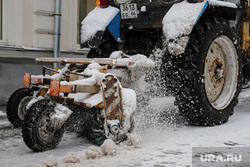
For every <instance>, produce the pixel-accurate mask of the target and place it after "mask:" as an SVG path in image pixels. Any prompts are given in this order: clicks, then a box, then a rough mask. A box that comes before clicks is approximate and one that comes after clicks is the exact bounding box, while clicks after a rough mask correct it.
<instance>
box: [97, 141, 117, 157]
mask: <svg viewBox="0 0 250 167" xmlns="http://www.w3.org/2000/svg"><path fill="white" fill-rule="evenodd" d="M101 149H102V152H103V154H104V155H105V156H114V155H116V154H117V152H118V146H117V145H116V144H115V143H114V141H113V140H111V139H107V140H105V141H104V143H103V144H102V145H101Z"/></svg>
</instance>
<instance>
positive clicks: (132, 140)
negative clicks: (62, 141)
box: [25, 134, 142, 167]
mask: <svg viewBox="0 0 250 167" xmlns="http://www.w3.org/2000/svg"><path fill="white" fill-rule="evenodd" d="M141 142H142V139H141V137H140V136H139V135H136V134H128V139H127V140H126V141H125V142H124V143H121V144H120V145H116V144H115V143H114V141H113V140H111V139H107V140H105V141H104V143H103V144H102V145H101V146H100V147H97V146H90V147H89V148H88V149H87V150H86V151H85V154H82V153H75V152H69V153H68V154H67V155H66V156H64V157H63V158H61V159H59V158H57V157H54V156H48V157H47V158H46V159H45V160H44V161H43V162H42V163H41V164H27V165H26V166H25V167H68V166H70V167H84V166H91V165H90V164H92V163H93V160H95V161H100V164H102V163H106V162H107V161H109V159H107V158H108V157H114V156H118V157H119V156H120V155H121V154H123V153H126V154H130V152H132V151H134V150H135V149H140V148H141V146H142V144H141ZM118 159H119V158H118ZM104 166H105V165H104Z"/></svg>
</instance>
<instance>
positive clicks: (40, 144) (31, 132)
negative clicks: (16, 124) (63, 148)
mask: <svg viewBox="0 0 250 167" xmlns="http://www.w3.org/2000/svg"><path fill="white" fill-rule="evenodd" d="M54 109H55V104H54V103H53V102H51V101H50V100H48V99H45V100H40V101H37V102H36V103H34V104H33V105H32V106H31V107H30V108H29V109H28V111H27V113H26V115H25V118H24V124H23V129H22V134H23V140H24V142H25V144H26V145H27V146H28V147H29V148H30V149H32V150H33V151H35V152H41V151H46V150H50V149H54V148H55V147H56V146H57V145H58V144H59V142H60V141H61V138H62V136H63V133H64V126H62V127H61V128H60V129H58V128H56V127H54V126H53V125H54V124H53V120H52V119H51V118H52V116H53V114H55V110H54Z"/></svg>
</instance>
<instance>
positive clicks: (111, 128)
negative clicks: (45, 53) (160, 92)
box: [22, 52, 154, 152]
mask: <svg viewBox="0 0 250 167" xmlns="http://www.w3.org/2000/svg"><path fill="white" fill-rule="evenodd" d="M118 54H120V52H118ZM138 57H140V58H139V59H138ZM133 60H135V61H133ZM142 60H144V61H142ZM36 61H37V62H55V63H64V64H65V63H66V65H65V67H66V68H67V69H68V67H69V66H73V64H74V65H75V64H81V65H84V66H85V68H83V69H82V72H80V73H76V72H72V71H70V70H66V71H64V72H63V74H65V76H66V80H62V79H54V78H55V77H53V75H52V76H51V80H50V86H49V89H50V90H49V93H48V94H49V95H48V97H47V98H46V99H43V100H38V101H36V102H35V103H33V102H32V100H33V99H32V100H31V101H30V103H32V104H28V105H29V106H30V107H29V108H28V110H27V112H26V114H25V117H24V124H23V129H22V133H23V139H24V142H25V143H26V145H27V146H28V147H29V148H30V149H32V150H34V151H36V152H39V151H45V150H49V149H53V148H55V147H56V146H57V145H58V143H59V142H60V140H61V138H62V135H63V132H64V126H65V123H66V122H67V120H68V119H69V118H70V117H71V115H72V114H73V113H74V112H77V111H75V109H74V108H73V107H72V106H78V108H77V110H80V111H81V112H82V113H83V114H84V116H83V117H84V122H83V124H82V127H80V128H81V133H84V134H85V135H86V136H87V137H89V138H90V139H92V140H93V141H95V142H96V143H97V144H102V143H103V141H104V140H105V139H106V138H109V139H112V140H113V141H115V142H120V141H122V140H124V139H125V138H126V134H127V133H128V132H130V131H131V130H132V129H133V126H134V123H133V120H134V118H133V116H134V113H135V110H136V94H135V92H134V90H132V89H127V88H123V87H122V84H121V82H120V81H119V79H118V78H121V77H123V78H124V77H128V78H129V79H128V80H133V79H136V78H135V76H136V77H139V78H140V77H141V75H134V74H133V73H135V72H136V71H137V70H136V71H134V72H133V70H134V69H140V70H141V69H143V68H145V69H148V68H152V67H154V63H153V62H152V61H151V60H150V59H147V58H146V56H142V55H135V56H132V57H130V58H118V59H110V58H108V59H84V58H82V59H74V58H67V59H63V58H56V59H55V58H38V59H36ZM63 69H65V68H63ZM112 71H114V72H113V73H112ZM117 71H118V72H119V71H120V72H119V73H120V76H119V75H117V76H116V75H115V74H114V73H118V72H117ZM124 71H127V72H126V73H125V72H124ZM144 72H146V70H144ZM119 73H118V74H119ZM136 73H137V72H136ZM70 74H71V75H72V74H73V75H76V76H77V77H76V78H78V79H76V80H70V77H69V76H70ZM125 74H127V76H125ZM131 74H133V76H131ZM132 77H133V78H132ZM24 78H30V77H24ZM31 78H32V76H31ZM30 81H31V79H30ZM28 83H29V82H28ZM46 90H48V89H46ZM46 90H44V91H46ZM46 93H47V91H46ZM72 108H73V109H72Z"/></svg>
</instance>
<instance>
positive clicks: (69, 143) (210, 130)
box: [0, 89, 250, 167]
mask: <svg viewBox="0 0 250 167" xmlns="http://www.w3.org/2000/svg"><path fill="white" fill-rule="evenodd" d="M173 100H174V99H173V97H158V98H152V99H150V101H149V105H150V107H147V111H144V112H145V114H139V115H140V118H141V122H139V123H140V125H139V126H138V128H137V130H136V134H137V135H139V136H140V137H137V139H138V138H142V141H141V143H137V145H135V144H134V145H132V146H127V145H126V143H123V144H121V145H118V147H116V148H115V151H114V152H113V155H102V154H104V153H100V154H99V156H100V157H99V158H96V159H87V156H86V154H85V153H86V151H87V150H88V152H89V151H91V149H89V148H95V149H97V150H98V147H90V146H95V145H94V144H93V143H91V142H89V141H88V140H87V139H85V138H79V137H77V135H76V134H74V133H65V134H64V137H63V139H62V141H61V142H60V144H59V146H58V147H57V148H56V149H54V150H50V151H46V152H42V153H34V152H32V151H31V150H30V149H28V148H27V147H26V146H25V144H24V142H23V141H22V137H21V133H20V130H17V129H13V130H7V131H6V132H4V133H16V135H15V136H14V137H13V136H12V137H5V138H2V139H0V162H1V167H22V166H25V165H27V164H29V165H27V166H28V167H31V166H39V167H46V165H45V164H47V166H49V164H50V165H51V164H54V165H55V164H58V166H61V167H63V166H77V167H80V166H93V167H99V166H100V167H104V166H105V167H108V166H110V167H111V166H131V167H132V166H143V167H144V166H146V167H147V166H148V167H151V166H152V167H165V166H177V167H178V166H180V167H182V166H192V148H193V147H250V143H249V141H250V133H249V129H250V128H249V127H250V121H249V120H250V110H249V107H250V89H247V90H243V92H242V93H241V94H240V98H239V104H238V106H237V107H236V108H235V114H234V115H233V116H231V117H230V120H229V122H227V123H226V124H223V125H220V126H214V127H192V126H185V125H184V124H183V123H182V121H181V118H179V119H175V118H170V117H168V118H164V119H163V118H162V114H161V113H163V111H164V112H166V113H167V115H168V116H170V115H171V114H170V113H176V111H177V109H176V107H174V106H173ZM153 112H154V113H157V114H154V115H153V114H152V113H153ZM146 113H147V114H146ZM150 113H151V114H150ZM1 114H2V113H1ZM143 115H144V116H143ZM0 133H3V130H2V129H0ZM137 142H140V140H138V141H137ZM138 144H139V145H140V144H141V147H139V146H138ZM134 146H135V147H134ZM138 147H139V148H138ZM109 149H114V148H112V147H110V148H109ZM99 150H101V149H100V148H99ZM43 162H45V163H43ZM31 164H36V165H31ZM232 165H233V166H235V165H234V164H232Z"/></svg>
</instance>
